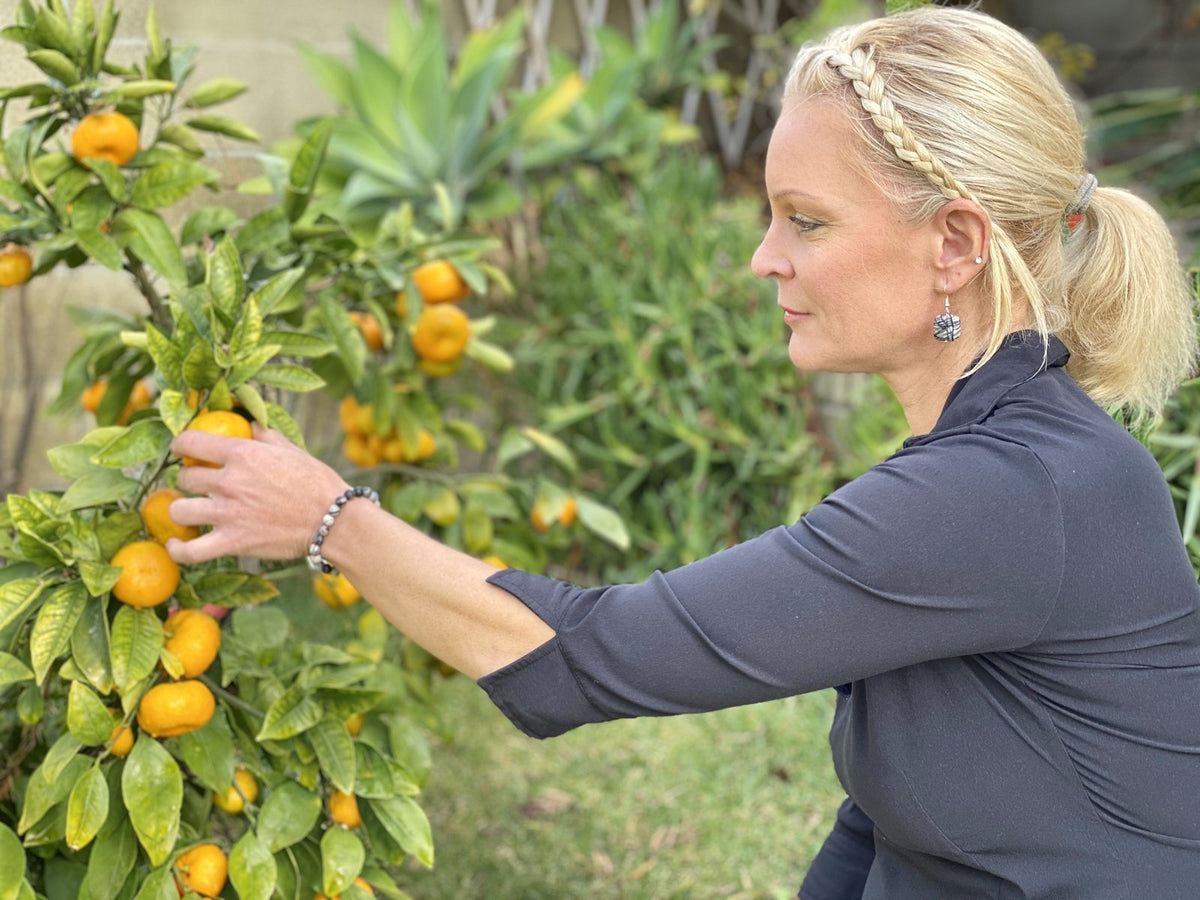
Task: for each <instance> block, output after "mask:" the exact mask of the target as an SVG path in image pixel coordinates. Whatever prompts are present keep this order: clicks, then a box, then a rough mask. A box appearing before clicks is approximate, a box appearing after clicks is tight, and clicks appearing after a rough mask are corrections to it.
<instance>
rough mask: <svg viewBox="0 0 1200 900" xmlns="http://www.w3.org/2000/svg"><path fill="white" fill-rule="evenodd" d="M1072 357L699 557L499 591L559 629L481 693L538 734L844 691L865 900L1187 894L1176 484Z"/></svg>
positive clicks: (1191, 671)
mask: <svg viewBox="0 0 1200 900" xmlns="http://www.w3.org/2000/svg"><path fill="white" fill-rule="evenodd" d="M1044 350H1045V351H1046V352H1044ZM1066 359H1067V352H1066V350H1065V349H1064V347H1063V346H1062V344H1061V343H1060V342H1059V341H1057V339H1051V342H1050V344H1049V347H1048V348H1043V345H1042V343H1041V341H1040V339H1038V338H1037V336H1036V335H1032V334H1029V333H1019V334H1015V335H1010V336H1009V338H1008V339H1007V340H1006V341H1005V344H1004V346H1003V347H1002V349H1001V350H1000V351H999V352H998V353H997V355H996V356H995V357H993V358H992V359H991V360H989V361H988V363H987V364H986V365H984V366H983V367H982V368H981V369H980V370H979V371H978V372H976V373H974V374H972V375H971V376H970V377H968V378H966V379H963V380H960V381H959V382H958V383H957V384H956V385H955V388H954V390H953V391H952V392H951V394H950V397H949V399H948V400H947V403H946V406H945V408H944V410H943V412H942V415H941V417H940V418H939V420H938V422H937V424H936V426H935V427H934V429H933V431H932V432H930V433H929V434H926V435H922V436H919V437H915V438H911V439H909V440H908V441H907V442H906V443H905V445H904V446H903V447H902V448H901V449H900V450H899V451H898V452H896V453H895V454H894V455H893V456H891V457H890V458H889V459H887V460H886V461H884V462H882V463H880V464H879V465H877V466H876V467H874V468H873V469H871V470H870V471H869V472H867V473H866V474H864V475H862V476H861V477H859V478H857V479H855V480H854V481H853V482H851V483H849V484H847V485H845V486H843V487H842V488H840V489H839V490H837V491H835V492H834V493H833V494H831V495H830V496H829V497H828V498H826V499H825V500H824V501H823V502H821V503H820V504H818V505H817V506H816V507H814V508H813V509H812V510H810V511H809V512H808V513H806V514H805V515H804V516H803V517H802V518H801V519H800V521H799V522H797V523H796V524H794V525H791V526H789V527H779V528H776V529H773V530H771V531H768V532H766V533H765V534H763V535H761V536H759V537H757V538H754V539H753V540H749V541H746V542H744V543H742V544H740V545H738V546H735V547H732V548H730V549H728V550H724V551H721V552H719V553H717V554H715V555H713V556H711V557H708V558H706V559H702V560H699V561H698V562H695V563H692V564H690V565H686V566H683V567H682V568H679V569H676V570H673V571H670V572H665V573H664V572H656V573H655V574H653V575H652V576H651V577H649V578H648V579H646V580H645V581H643V582H641V583H638V584H628V585H615V586H610V587H604V588H594V589H581V588H577V587H573V586H570V585H568V584H565V583H563V582H559V581H554V580H551V579H547V578H543V577H541V576H536V575H530V574H527V573H524V572H518V571H515V570H507V571H504V572H499V573H497V574H495V575H494V576H493V577H492V579H491V580H492V581H493V582H494V583H495V584H497V585H499V586H501V587H503V588H505V589H506V590H508V591H509V592H511V593H512V594H514V595H515V596H517V597H518V598H520V599H521V600H522V601H523V602H524V603H526V604H527V605H528V606H529V607H530V608H531V609H532V610H533V611H534V612H536V613H537V614H538V616H540V617H541V618H542V619H543V620H545V621H546V622H547V623H548V624H549V625H550V626H551V627H552V628H554V630H555V632H556V634H555V637H554V638H552V639H551V640H550V641H548V642H547V643H545V644H544V645H542V646H541V647H539V648H537V649H535V650H534V651H532V652H531V653H529V654H528V655H526V656H525V657H523V658H521V659H519V660H517V661H516V662H514V663H512V664H511V665H509V666H506V667H505V668H503V669H500V670H499V671H497V672H494V673H492V674H490V675H488V676H486V677H484V678H482V679H480V684H481V685H482V686H483V687H484V689H485V690H486V691H487V692H488V693H489V695H490V696H491V698H492V699H493V701H494V702H495V703H496V704H497V705H498V706H499V707H500V709H501V710H503V711H504V713H505V714H506V715H508V716H509V718H510V719H512V721H513V722H514V723H515V724H516V725H517V726H518V727H519V728H521V729H522V730H524V731H526V732H527V733H529V734H531V735H534V736H537V737H549V736H552V735H555V734H559V733H561V732H563V731H566V730H568V729H570V728H574V727H576V726H578V725H581V724H584V723H587V722H597V721H601V720H606V719H613V718H619V717H626V716H642V715H670V714H674V713H690V712H699V711H703V710H711V709H717V708H721V707H726V706H733V705H738V704H745V703H754V702H757V701H762V700H768V699H772V698H778V697H782V696H785V695H789V694H797V693H801V692H805V691H812V690H815V689H818V688H825V687H830V686H837V687H838V705H837V710H836V712H835V716H834V723H833V729H832V734H831V739H830V740H831V745H832V748H833V756H834V764H835V768H836V771H837V774H838V777H839V778H840V780H841V782H842V784H843V785H844V787H845V788H846V791H847V792H848V793H849V795H850V796H851V797H852V798H853V799H854V801H855V802H856V803H857V804H858V805H859V806H860V807H861V808H862V809H863V810H864V811H865V812H866V813H867V814H868V815H869V816H870V817H871V818H872V819H873V820H874V822H875V826H876V833H875V845H876V857H875V863H874V865H873V867H872V869H871V874H870V876H869V879H868V882H867V887H866V892H865V894H864V898H865V900H883V898H886V900H929V898H959V897H963V898H966V897H972V898H973V897H988V898H997V900H1008V898H1018V897H1020V898H1045V900H1074V898H1078V900H1084V898H1086V900H1109V898H1122V900H1133V898H1137V900H1196V898H1198V897H1200V589H1198V587H1197V583H1196V575H1195V572H1194V570H1193V568H1192V566H1191V564H1190V562H1189V560H1188V557H1187V554H1186V552H1185V549H1184V547H1183V544H1182V541H1181V539H1180V536H1179V529H1178V525H1177V521H1176V518H1175V515H1174V511H1173V508H1172V503H1171V499H1170V496H1169V493H1168V491H1167V488H1166V485H1165V483H1164V481H1163V477H1162V473H1161V471H1160V470H1159V468H1158V466H1157V465H1156V464H1155V462H1154V459H1153V458H1152V457H1151V456H1150V454H1149V453H1147V452H1146V450H1145V448H1143V447H1142V446H1141V445H1140V444H1139V443H1137V441H1135V440H1134V439H1133V438H1131V437H1130V436H1129V435H1128V434H1127V433H1126V432H1125V431H1124V429H1122V428H1121V427H1120V426H1119V425H1118V424H1117V423H1115V422H1114V421H1113V420H1112V419H1111V418H1110V417H1109V416H1108V415H1106V414H1105V412H1104V411H1103V410H1101V409H1099V408H1098V407H1097V406H1096V405H1095V404H1094V403H1092V402H1091V401H1090V400H1089V399H1088V398H1087V397H1086V395H1085V394H1084V393H1083V392H1082V391H1081V390H1080V389H1079V388H1078V386H1077V385H1076V384H1075V383H1074V382H1073V381H1072V380H1071V378H1070V377H1069V376H1068V375H1067V374H1066V372H1065V371H1064V369H1063V368H1062V366H1063V365H1064V364H1065V362H1066Z"/></svg>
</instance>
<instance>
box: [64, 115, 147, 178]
mask: <svg viewBox="0 0 1200 900" xmlns="http://www.w3.org/2000/svg"><path fill="white" fill-rule="evenodd" d="M71 152H72V153H73V154H74V156H75V158H76V159H78V160H84V159H107V160H108V161H109V162H110V163H112V164H113V165H116V166H123V165H125V163H127V162H129V161H130V160H131V159H133V157H134V155H135V154H136V153H137V152H138V130H137V126H136V125H134V124H133V121H132V120H131V119H130V118H129V117H128V116H126V115H124V114H123V113H119V112H117V111H116V110H107V111H102V112H94V113H88V114H87V115H86V116H84V117H83V118H82V119H81V120H80V121H79V124H78V125H76V126H75V131H74V132H73V133H72V134H71Z"/></svg>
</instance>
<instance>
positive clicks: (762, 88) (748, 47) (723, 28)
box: [406, 0, 815, 165]
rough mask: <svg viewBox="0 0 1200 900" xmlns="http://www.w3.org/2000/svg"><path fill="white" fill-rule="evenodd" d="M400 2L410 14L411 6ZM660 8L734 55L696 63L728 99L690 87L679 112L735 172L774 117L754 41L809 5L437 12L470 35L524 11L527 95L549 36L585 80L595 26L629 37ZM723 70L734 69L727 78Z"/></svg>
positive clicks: (640, 1) (614, 2) (652, 4)
mask: <svg viewBox="0 0 1200 900" xmlns="http://www.w3.org/2000/svg"><path fill="white" fill-rule="evenodd" d="M406 2H407V5H408V7H409V8H410V9H411V10H413V12H414V13H415V12H416V8H417V7H418V6H419V0H406ZM664 2H677V3H679V4H680V8H681V13H683V14H684V15H686V16H688V17H689V18H690V19H691V21H692V22H693V27H694V28H695V29H696V34H697V37H698V38H699V39H700V40H705V39H707V38H710V37H713V36H715V35H723V36H725V37H726V38H727V39H728V48H732V49H734V50H735V51H736V52H732V53H721V58H720V59H718V58H717V56H718V54H717V53H710V54H708V55H707V56H706V57H705V58H704V60H703V66H704V69H705V71H706V72H708V73H716V72H719V71H724V72H726V73H727V74H729V75H732V76H735V78H736V81H737V84H738V90H737V92H736V95H735V96H727V95H726V94H725V93H724V92H721V91H718V90H703V89H701V88H698V87H691V88H689V89H688V90H687V92H686V94H685V95H684V98H683V102H682V104H681V109H680V112H681V117H682V119H683V120H684V121H685V122H688V123H692V124H703V126H704V130H705V133H706V134H707V135H709V137H710V140H711V141H712V142H713V144H714V145H715V146H714V149H715V150H716V151H717V152H718V153H719V154H720V156H721V159H722V160H723V161H724V162H725V163H726V165H735V164H737V163H738V162H739V161H740V160H741V159H742V158H743V157H744V156H745V154H746V152H747V150H748V149H750V148H753V147H755V146H756V145H757V143H758V139H759V138H760V137H761V135H762V132H763V130H764V128H765V127H766V126H762V125H761V123H762V122H764V121H766V122H767V123H769V121H770V120H772V119H773V118H774V105H775V102H776V101H775V98H774V97H773V96H772V93H771V91H770V90H769V88H770V85H768V84H767V83H766V76H767V74H768V72H769V70H770V67H771V63H772V59H771V51H770V49H769V42H768V41H764V40H762V38H763V37H766V36H770V35H772V34H773V33H774V32H775V31H776V30H777V29H778V28H779V25H780V23H781V21H783V20H785V19H787V18H788V17H791V16H805V15H807V14H809V13H810V12H811V10H812V8H813V7H814V5H815V3H814V2H813V0H688V2H686V3H684V0H443V3H442V10H443V15H444V16H445V17H446V18H447V19H451V18H455V19H458V21H460V22H461V23H462V25H463V26H464V27H465V28H468V29H476V28H484V27H487V26H489V25H491V24H493V23H494V22H495V21H496V20H497V19H498V18H499V17H501V16H503V15H504V14H505V13H507V12H508V11H509V10H511V9H513V8H514V7H515V6H517V5H522V6H524V7H525V8H526V11H527V18H526V39H527V46H528V51H527V53H526V57H525V60H524V63H523V66H522V69H521V74H520V83H521V86H522V87H523V88H526V89H531V88H535V87H538V86H539V85H541V84H544V83H545V82H546V80H547V79H548V78H549V74H550V73H549V59H550V49H551V46H552V41H553V40H554V39H555V38H556V37H557V39H558V40H559V42H560V43H561V42H563V36H564V35H565V36H569V37H570V39H571V40H570V43H571V44H572V45H573V47H574V48H575V52H574V55H575V57H576V59H577V60H578V63H579V67H580V71H581V72H582V74H583V75H585V76H586V75H588V74H589V73H590V72H591V71H592V70H593V69H594V68H595V66H596V63H597V60H598V57H599V53H600V48H599V46H598V45H597V42H596V39H595V34H594V32H595V29H596V27H597V26H600V25H608V26H612V27H617V28H622V29H626V30H628V31H630V32H631V33H636V31H637V30H638V29H640V28H642V27H644V25H645V22H646V19H647V16H648V15H649V14H650V13H652V12H653V11H655V10H657V9H658V8H660V7H661V6H662V5H663V3H664ZM564 49H565V48H564ZM719 52H720V51H719ZM731 66H736V67H737V69H736V70H734V71H730V69H731ZM756 125H759V126H760V127H756Z"/></svg>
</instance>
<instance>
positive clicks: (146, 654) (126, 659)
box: [112, 604, 163, 693]
mask: <svg viewBox="0 0 1200 900" xmlns="http://www.w3.org/2000/svg"><path fill="white" fill-rule="evenodd" d="M162 645H163V629H162V625H161V624H160V623H159V621H158V616H156V615H155V614H154V611H153V610H151V609H134V608H133V607H132V606H126V605H124V604H121V608H120V609H118V610H117V614H116V615H115V616H114V617H113V622H112V672H113V681H115V682H116V685H117V688H118V690H120V691H121V692H122V693H125V692H126V689H127V688H128V687H129V685H131V684H134V683H135V682H137V681H141V680H142V679H143V678H145V677H146V676H147V675H149V674H150V673H151V672H153V671H154V667H155V666H156V665H158V654H159V651H160V650H162Z"/></svg>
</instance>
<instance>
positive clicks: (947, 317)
mask: <svg viewBox="0 0 1200 900" xmlns="http://www.w3.org/2000/svg"><path fill="white" fill-rule="evenodd" d="M961 334H962V322H961V321H960V320H959V318H958V316H956V315H954V313H952V312H950V295H949V294H947V295H946V311H945V312H944V313H942V314H941V315H938V316H934V317H933V336H934V337H935V338H937V339H938V340H939V341H957V340H958V338H959V335H961Z"/></svg>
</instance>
